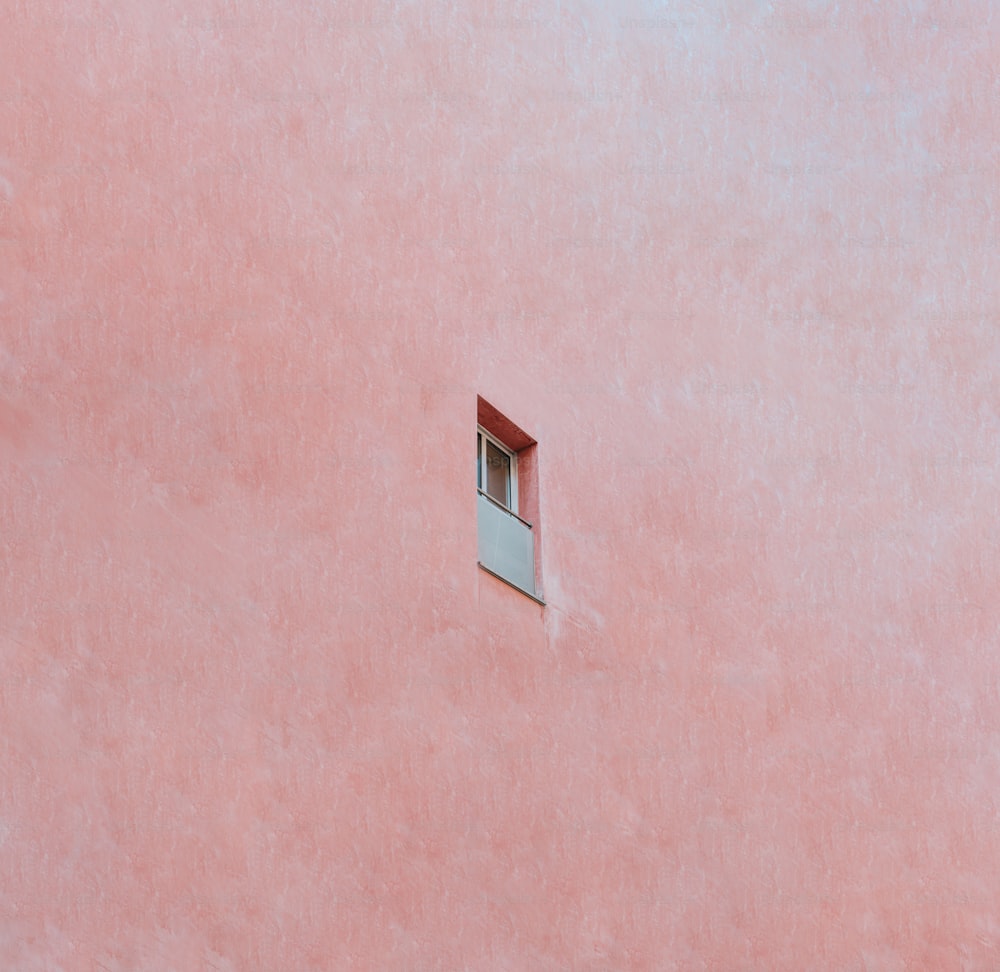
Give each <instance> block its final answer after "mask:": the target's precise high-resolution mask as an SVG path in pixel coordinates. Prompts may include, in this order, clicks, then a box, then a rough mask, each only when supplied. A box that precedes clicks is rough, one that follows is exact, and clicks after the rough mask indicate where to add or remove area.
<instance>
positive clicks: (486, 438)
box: [476, 425, 519, 516]
mask: <svg viewBox="0 0 1000 972" xmlns="http://www.w3.org/2000/svg"><path fill="white" fill-rule="evenodd" d="M476 431H477V432H478V433H479V435H480V437H481V438H480V443H479V455H478V457H477V463H478V465H477V473H476V485H477V486H478V487H479V491H480V492H481V493H482V494H483V495H484V496H487V497H489V499H491V500H493V502H494V503H496V502H498V500H496V498H495V497H493V496H490V494H489V493H487V492H486V490H485V489H483V486H482V484H481V483H480V482H479V472H478V471H479V470H485V469H486V443H487V442H490V443H492V444H493V445H494V446H496V447H497V448H498V449H499V450H500V451H501V452H503V453H504V454H505V455H507V456H509V457H510V506H505V505H504V504H503V503H500V504H499V505H500V506H503V508H504V509H505V510H507V511H509V512H510V513H513V514H514V515H515V516H517V515H518V509H519V507H518V505H517V453H516V452H514V451H513V450H512V449H509V448H508V447H507V446H505V445H504V444H503V443H502V442H501V441H500V440H499V439H498V438H497V437H496V436H495V435H490V434H489V432H487V431H486V429H484V428H483V427H482V426H481V425H477V426H476Z"/></svg>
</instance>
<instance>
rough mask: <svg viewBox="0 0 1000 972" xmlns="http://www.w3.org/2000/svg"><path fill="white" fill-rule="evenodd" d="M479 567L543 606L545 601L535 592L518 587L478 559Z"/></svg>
mask: <svg viewBox="0 0 1000 972" xmlns="http://www.w3.org/2000/svg"><path fill="white" fill-rule="evenodd" d="M479 569H480V570H485V571H486V573H487V574H489V575H490V576H491V577H495V578H496V579H497V580H498V581H502V582H503V583H504V584H506V585H507V586H508V587H512V588H513V589H514V590H515V591H517V592H518V593H519V594H523V595H524V596H525V597H530V598H531V600H533V601H534V602H535V603H536V604H541V606H542V607H545V602H544V601H543V600H542V599H541V598H540V597H538V595H537V594H532V593H530V592H529V591H526V590H525V589H524V588H523V587H518V586H517V584H514V583H513V582H512V581H509V580H507V578H506V577H502V576H501V575H500V574H498V573H497V572H496V571H495V570H490V569H489V567H487V566H486V564H484V563H483V562H482V561H479Z"/></svg>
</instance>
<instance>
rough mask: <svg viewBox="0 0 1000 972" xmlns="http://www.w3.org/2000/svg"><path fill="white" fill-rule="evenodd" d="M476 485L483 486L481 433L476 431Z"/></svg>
mask: <svg viewBox="0 0 1000 972" xmlns="http://www.w3.org/2000/svg"><path fill="white" fill-rule="evenodd" d="M476 486H477V487H479V489H482V488H483V433H482V432H477V433H476Z"/></svg>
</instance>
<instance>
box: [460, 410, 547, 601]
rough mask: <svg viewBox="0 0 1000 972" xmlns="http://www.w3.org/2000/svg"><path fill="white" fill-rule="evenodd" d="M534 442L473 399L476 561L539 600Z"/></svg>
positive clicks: (507, 421) (514, 426)
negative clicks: (475, 407) (475, 419)
mask: <svg viewBox="0 0 1000 972" xmlns="http://www.w3.org/2000/svg"><path fill="white" fill-rule="evenodd" d="M536 446H537V443H536V442H535V440H534V439H532V438H531V437H530V436H529V435H527V434H526V433H525V432H523V431H522V430H521V429H520V428H518V427H517V426H516V425H514V424H513V423H512V422H511V421H510V420H509V419H507V418H506V417H504V416H503V415H501V414H500V413H499V412H498V411H497V410H496V409H495V408H493V406H491V405H489V404H488V403H487V402H485V401H483V399H481V398H480V399H479V424H478V428H477V430H476V486H477V493H478V504H479V566H480V567H482V568H483V569H484V570H486V571H488V572H489V573H490V574H493V576H494V577H498V578H499V579H500V580H502V581H505V582H506V583H507V584H510V585H511V586H512V587H516V588H517V589H518V590H519V591H522V592H523V593H525V594H527V595H528V596H529V597H531V598H533V599H534V600H536V601H538V602H539V603H544V602H543V601H542V599H541V594H540V591H539V587H540V584H539V564H538V560H537V551H536V538H537V516H538V489H537V478H536V475H535V473H536V469H537V463H536V460H535V449H536ZM532 521H535V522H534V523H533V522H532Z"/></svg>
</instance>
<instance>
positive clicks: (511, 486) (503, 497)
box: [478, 428, 517, 511]
mask: <svg viewBox="0 0 1000 972" xmlns="http://www.w3.org/2000/svg"><path fill="white" fill-rule="evenodd" d="M478 441H479V488H480V489H481V490H482V491H483V492H484V493H486V495H487V496H489V497H490V498H491V499H494V500H496V502H498V503H499V504H500V505H501V506H504V507H506V508H507V509H508V510H511V511H514V510H516V509H517V456H516V455H515V454H514V453H513V452H511V451H510V450H509V449H505V448H504V447H503V446H502V445H500V443H499V442H497V441H496V439H494V438H492V437H491V436H490V434H489V433H488V432H486V431H484V430H483V429H482V428H480V429H479V434H478Z"/></svg>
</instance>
